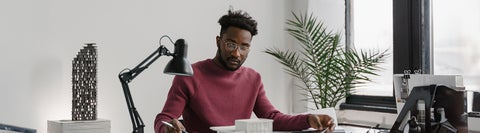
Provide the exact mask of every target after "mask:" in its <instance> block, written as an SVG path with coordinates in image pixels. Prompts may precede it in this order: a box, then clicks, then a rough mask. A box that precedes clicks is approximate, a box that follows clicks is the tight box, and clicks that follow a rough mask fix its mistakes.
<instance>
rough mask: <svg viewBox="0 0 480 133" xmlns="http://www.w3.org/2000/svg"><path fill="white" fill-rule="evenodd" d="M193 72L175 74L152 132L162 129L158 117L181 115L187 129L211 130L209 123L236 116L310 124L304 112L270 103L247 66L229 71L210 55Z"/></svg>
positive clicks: (288, 126)
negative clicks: (294, 113) (292, 112)
mask: <svg viewBox="0 0 480 133" xmlns="http://www.w3.org/2000/svg"><path fill="white" fill-rule="evenodd" d="M192 67H193V71H194V76H192V77H186V76H175V78H174V79H173V83H172V87H171V88H170V91H169V93H168V97H167V101H166V103H165V106H164V107H163V110H162V112H161V113H159V114H158V115H157V117H156V119H155V132H157V133H161V132H163V124H162V123H161V121H162V120H163V121H170V120H171V119H173V118H179V117H180V116H181V115H183V120H184V126H185V128H186V129H187V131H188V132H189V133H209V132H213V131H212V130H210V129H209V128H210V127H211V126H229V125H234V124H235V120H236V119H249V118H250V116H251V115H252V111H253V112H254V113H255V115H256V116H257V117H258V118H267V119H273V129H274V130H302V129H307V128H309V127H310V126H309V124H308V122H307V117H308V116H307V115H297V116H292V115H286V114H283V113H281V112H279V111H278V110H276V109H275V107H273V106H272V104H271V103H270V101H269V100H268V99H267V97H266V96H265V90H264V89H263V83H262V81H261V77H260V74H259V73H257V72H256V71H254V70H253V69H251V68H248V67H240V68H239V69H238V70H236V71H228V70H226V69H224V68H223V67H221V66H218V65H217V64H215V63H214V62H213V60H212V59H207V60H204V61H200V62H197V63H195V64H193V65H192Z"/></svg>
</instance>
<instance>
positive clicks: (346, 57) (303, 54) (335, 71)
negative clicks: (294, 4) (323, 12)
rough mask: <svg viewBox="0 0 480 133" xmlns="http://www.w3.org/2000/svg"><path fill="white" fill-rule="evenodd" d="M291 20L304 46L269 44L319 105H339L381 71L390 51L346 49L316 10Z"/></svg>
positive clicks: (295, 35)
mask: <svg viewBox="0 0 480 133" xmlns="http://www.w3.org/2000/svg"><path fill="white" fill-rule="evenodd" d="M292 14H293V17H294V19H292V20H287V22H286V24H287V25H288V26H289V27H287V29H286V31H287V32H288V33H289V35H291V36H292V37H293V38H295V39H296V40H297V41H298V42H299V43H298V44H300V47H301V49H300V50H298V51H293V50H280V49H277V48H269V49H266V50H265V51H264V52H265V53H267V54H269V55H272V56H273V57H275V59H276V60H277V61H278V62H279V63H280V64H282V65H283V66H285V68H284V69H285V71H286V72H287V73H288V74H290V75H292V76H293V77H295V78H297V79H299V80H300V81H302V84H297V85H296V86H297V87H298V88H301V89H302V90H305V93H304V94H305V97H306V98H307V99H306V100H307V101H311V102H313V103H314V104H315V105H316V108H317V109H319V108H324V107H335V106H336V104H337V102H338V101H340V100H341V99H343V98H345V97H346V96H348V95H349V94H350V93H351V92H352V91H354V90H353V89H354V88H355V87H356V86H359V85H362V84H365V83H367V82H370V81H371V79H370V78H369V75H378V74H376V73H375V72H376V71H378V70H380V69H381V68H380V67H379V64H381V63H383V62H384V60H385V58H386V56H388V54H387V51H383V52H378V51H372V50H369V51H368V52H364V51H363V50H361V51H360V52H357V51H356V50H355V49H349V50H345V48H344V46H342V45H341V44H340V40H341V37H340V34H339V33H334V32H331V31H329V30H328V29H327V28H326V26H325V25H324V24H323V22H321V21H319V20H318V19H317V18H316V17H314V15H313V14H310V15H308V14H306V13H305V14H303V15H297V14H295V13H292Z"/></svg>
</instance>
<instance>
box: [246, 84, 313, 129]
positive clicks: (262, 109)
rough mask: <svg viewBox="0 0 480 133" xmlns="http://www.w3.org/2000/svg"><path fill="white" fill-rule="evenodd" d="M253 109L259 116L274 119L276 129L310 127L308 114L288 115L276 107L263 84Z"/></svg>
mask: <svg viewBox="0 0 480 133" xmlns="http://www.w3.org/2000/svg"><path fill="white" fill-rule="evenodd" d="M253 110H254V112H255V114H256V115H257V117H259V118H267V119H273V130H274V131H299V130H304V129H307V128H309V127H310V125H309V124H308V120H307V119H308V115H287V114H283V113H281V112H280V111H278V110H277V109H275V107H273V105H272V104H271V103H270V101H269V100H268V98H267V97H266V95H265V90H264V89H263V85H262V84H261V85H260V89H259V93H258V96H257V100H256V103H255V107H254V109H253Z"/></svg>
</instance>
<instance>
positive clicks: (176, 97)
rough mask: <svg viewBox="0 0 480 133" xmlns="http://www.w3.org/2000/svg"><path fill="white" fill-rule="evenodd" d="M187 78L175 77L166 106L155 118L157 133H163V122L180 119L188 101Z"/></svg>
mask: <svg viewBox="0 0 480 133" xmlns="http://www.w3.org/2000/svg"><path fill="white" fill-rule="evenodd" d="M185 80H187V79H186V78H185V77H182V76H175V78H174V79H173V83H172V87H171V88H170V90H169V92H168V96H167V100H166V101H165V105H164V107H163V110H162V112H161V113H159V114H157V117H156V118H155V133H163V132H164V131H163V123H162V122H161V121H167V122H169V121H171V120H172V119H174V118H179V117H180V116H181V115H182V112H183V110H184V108H185V105H186V104H187V103H186V102H187V101H188V100H187V99H188V95H187V94H188V93H187V89H186V84H185Z"/></svg>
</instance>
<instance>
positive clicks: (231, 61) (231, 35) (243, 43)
mask: <svg viewBox="0 0 480 133" xmlns="http://www.w3.org/2000/svg"><path fill="white" fill-rule="evenodd" d="M251 41H252V35H251V34H250V32H249V31H248V30H244V29H240V28H237V27H232V26H230V27H228V28H227V29H226V30H225V32H224V33H223V35H221V36H217V48H218V51H217V52H218V54H219V55H220V58H219V62H220V64H222V66H223V67H225V69H227V70H230V71H234V70H237V69H238V68H240V66H242V64H243V63H244V62H245V60H246V59H247V57H248V52H249V51H250V42H251Z"/></svg>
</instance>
